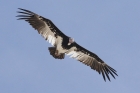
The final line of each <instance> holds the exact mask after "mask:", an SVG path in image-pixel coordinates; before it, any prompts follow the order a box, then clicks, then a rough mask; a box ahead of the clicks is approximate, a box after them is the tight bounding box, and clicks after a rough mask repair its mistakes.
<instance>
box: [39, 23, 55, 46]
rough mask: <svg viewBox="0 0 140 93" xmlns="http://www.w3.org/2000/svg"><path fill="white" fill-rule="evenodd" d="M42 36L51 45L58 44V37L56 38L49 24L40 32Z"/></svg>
mask: <svg viewBox="0 0 140 93" xmlns="http://www.w3.org/2000/svg"><path fill="white" fill-rule="evenodd" d="M39 32H40V34H41V35H42V36H43V37H44V38H45V39H46V40H47V41H48V42H49V43H51V45H53V46H54V45H55V42H56V37H55V36H54V34H55V33H53V32H52V31H51V30H50V28H49V26H48V25H47V24H45V26H44V27H42V28H41V29H40V30H39Z"/></svg>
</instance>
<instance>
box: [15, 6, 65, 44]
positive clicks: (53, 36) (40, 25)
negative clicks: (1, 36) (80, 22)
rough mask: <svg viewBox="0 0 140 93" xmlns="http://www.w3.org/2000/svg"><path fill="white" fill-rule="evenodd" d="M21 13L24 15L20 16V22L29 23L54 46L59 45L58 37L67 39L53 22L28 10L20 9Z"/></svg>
mask: <svg viewBox="0 0 140 93" xmlns="http://www.w3.org/2000/svg"><path fill="white" fill-rule="evenodd" d="M19 9H20V10H21V11H18V13H20V14H22V15H18V16H17V17H19V19H18V20H25V21H27V22H28V23H29V24H30V25H31V26H32V27H33V28H34V29H35V30H37V31H38V33H39V34H41V35H42V36H43V37H44V38H45V40H47V41H48V42H49V43H51V44H52V45H53V46H55V44H56V43H57V37H61V38H64V37H67V36H66V35H65V34H63V33H62V32H61V31H60V30H59V29H58V28H57V27H56V26H55V25H54V24H53V22H52V21H51V20H49V19H47V18H44V17H42V16H40V15H38V14H36V13H34V12H31V11H29V10H26V9H22V8H19Z"/></svg>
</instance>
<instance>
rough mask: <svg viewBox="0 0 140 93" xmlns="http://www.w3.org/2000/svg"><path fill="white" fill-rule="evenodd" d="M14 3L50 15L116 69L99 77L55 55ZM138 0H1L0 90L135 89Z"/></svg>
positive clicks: (90, 92) (99, 92)
mask: <svg viewBox="0 0 140 93" xmlns="http://www.w3.org/2000/svg"><path fill="white" fill-rule="evenodd" d="M17 8H24V9H28V10H31V11H33V12H35V13H37V14H39V15H42V16H44V17H46V18H49V19H51V20H52V21H53V23H54V24H55V25H56V26H57V27H58V28H59V29H60V30H61V31H62V32H64V33H65V34H66V35H68V36H71V37H73V38H74V39H75V41H76V42H77V43H79V44H80V45H81V46H83V47H85V48H87V49H88V50H90V51H92V52H94V53H96V54H97V55H98V56H99V57H100V58H101V59H102V60H104V61H105V62H106V63H107V64H109V65H110V66H111V67H113V68H114V69H116V70H117V73H118V75H119V76H118V77H116V79H113V78H111V82H109V81H107V82H104V80H103V78H102V76H101V75H99V74H98V73H97V72H96V71H94V70H91V69H90V67H88V66H85V65H84V64H82V63H80V62H78V61H76V60H74V59H71V58H69V57H68V56H67V57H65V59H64V60H56V59H54V58H53V57H52V56H51V55H50V54H49V52H48V47H50V46H51V45H50V44H49V43H48V42H46V41H45V40H44V39H43V38H42V37H41V36H40V35H39V34H38V33H37V31H35V30H34V29H33V28H32V27H31V26H30V25H29V24H28V23H27V22H25V21H18V20H16V19H17V18H16V17H15V16H16V15H17V13H16V11H18V9H17ZM139 9H140V0H116V1H115V0H103V1H100V0H87V1H82V0H77V1H76V0H59V1H58V0H57V1H56V0H41V1H40V0H34V1H31V0H30V1H29V0H11V1H9V0H1V3H0V11H1V14H0V17H1V22H0V25H1V27H0V31H1V34H0V42H1V45H0V59H1V61H0V93H103V92H104V93H132V92H136V93H138V92H139V91H140V88H139V86H140V80H139V78H140V73H139V70H140V69H139V65H140V59H139V58H140V49H139V48H140V10H139Z"/></svg>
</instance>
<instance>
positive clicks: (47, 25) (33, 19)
mask: <svg viewBox="0 0 140 93" xmlns="http://www.w3.org/2000/svg"><path fill="white" fill-rule="evenodd" d="M19 9H20V10H21V11H19V12H18V13H21V14H23V15H18V16H17V17H20V18H19V20H21V19H22V20H25V21H27V22H28V23H29V24H30V25H31V26H32V27H33V28H35V29H36V30H37V31H38V33H39V34H41V35H42V36H43V37H44V38H45V40H47V41H48V42H49V43H51V44H52V46H53V47H49V48H48V49H49V51H50V54H51V55H52V56H53V57H54V58H56V59H64V57H65V54H66V55H70V57H72V58H74V59H76V60H78V61H80V62H82V63H84V64H85V65H87V66H90V67H91V69H93V70H96V71H97V72H98V73H99V74H100V73H102V75H103V78H104V80H106V77H107V78H108V80H109V81H110V77H109V74H110V75H111V76H113V78H115V76H114V75H117V73H116V70H114V69H113V68H112V67H110V66H109V65H107V64H106V63H105V62H104V61H103V60H101V59H100V58H99V57H98V56H97V55H96V54H94V53H92V52H90V51H89V50H87V49H85V48H83V47H82V46H80V45H79V44H77V43H76V42H75V41H74V39H72V38H71V37H68V36H67V35H65V34H64V33H62V32H61V31H60V30H59V29H58V28H57V27H56V26H55V25H54V24H53V22H52V21H51V20H49V19H47V18H44V17H42V16H40V15H38V14H36V13H33V12H31V11H29V10H25V9H21V8H19Z"/></svg>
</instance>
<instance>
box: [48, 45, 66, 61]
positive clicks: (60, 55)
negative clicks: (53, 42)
mask: <svg viewBox="0 0 140 93" xmlns="http://www.w3.org/2000/svg"><path fill="white" fill-rule="evenodd" d="M48 49H49V51H50V55H52V56H53V57H54V58H55V59H64V57H65V54H64V53H61V54H59V55H56V52H57V51H56V48H55V47H49V48H48Z"/></svg>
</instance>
